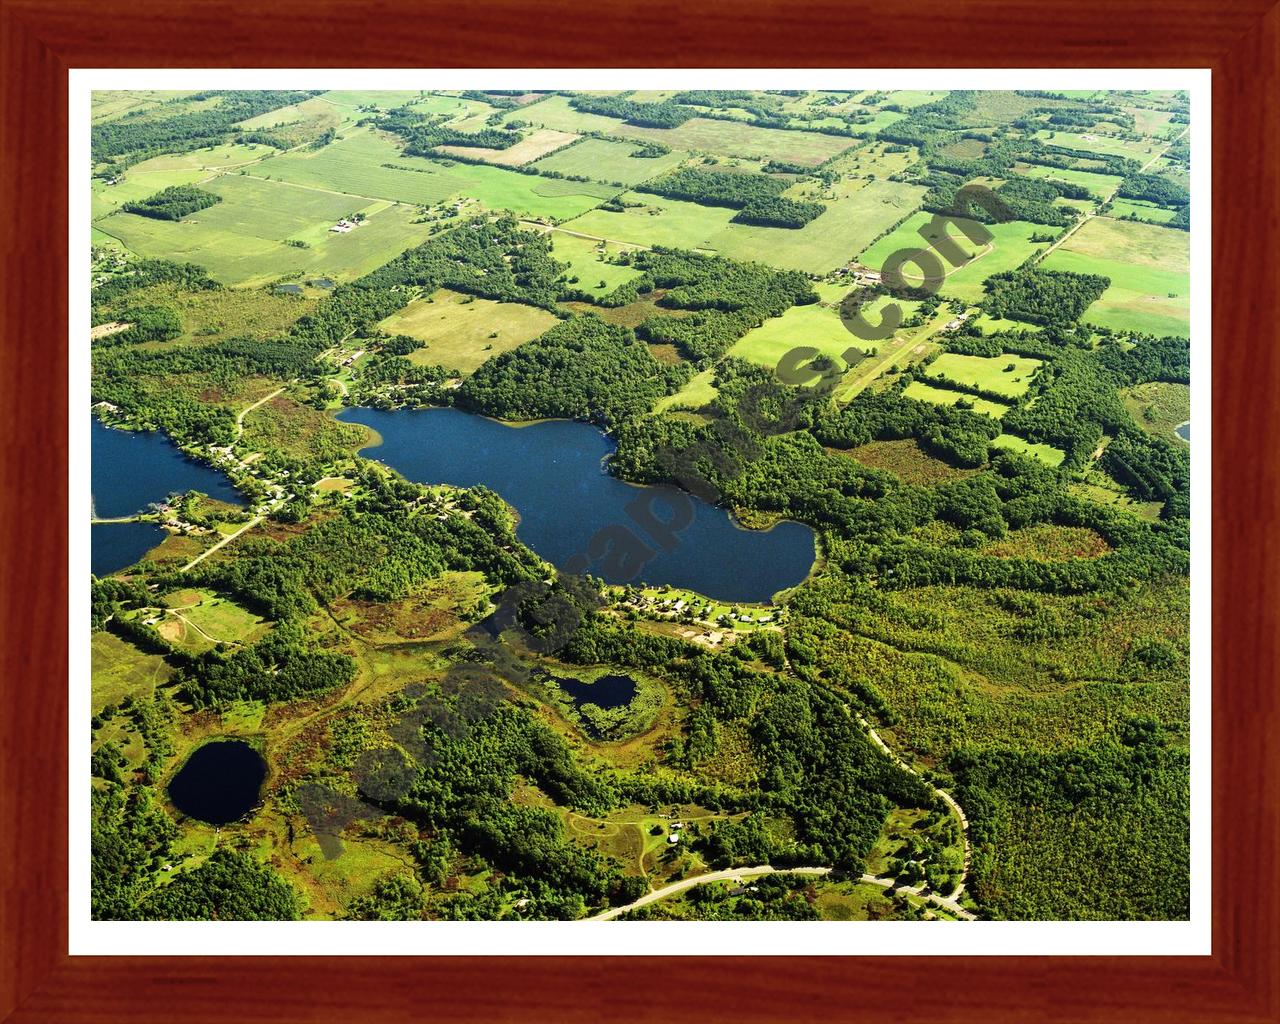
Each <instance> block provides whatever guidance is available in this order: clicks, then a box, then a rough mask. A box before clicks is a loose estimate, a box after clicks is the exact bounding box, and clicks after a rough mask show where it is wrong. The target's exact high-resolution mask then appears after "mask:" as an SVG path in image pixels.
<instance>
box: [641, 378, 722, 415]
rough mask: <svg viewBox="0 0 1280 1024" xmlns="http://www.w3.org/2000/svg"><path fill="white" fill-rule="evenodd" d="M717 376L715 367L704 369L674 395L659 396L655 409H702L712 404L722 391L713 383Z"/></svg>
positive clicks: (664, 410)
mask: <svg viewBox="0 0 1280 1024" xmlns="http://www.w3.org/2000/svg"><path fill="white" fill-rule="evenodd" d="M715 376H716V371H715V367H711V368H710V369H707V370H703V371H702V372H701V373H699V374H698V375H697V376H695V377H693V378H691V379H690V381H689V383H687V384H686V385H685V386H684V387H682V388H681V389H680V390H679V391H677V392H676V393H675V394H674V395H667V396H666V397H665V398H659V399H658V402H657V404H656V405H654V407H653V411H654V412H659V413H660V412H667V411H668V410H670V409H701V408H702V407H703V406H706V405H710V404H711V402H712V401H714V400H715V397H716V395H718V394H719V393H720V392H719V391H718V390H717V388H716V386H715V384H714V383H713V381H714V380H715Z"/></svg>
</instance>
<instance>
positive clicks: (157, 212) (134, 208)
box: [121, 185, 222, 220]
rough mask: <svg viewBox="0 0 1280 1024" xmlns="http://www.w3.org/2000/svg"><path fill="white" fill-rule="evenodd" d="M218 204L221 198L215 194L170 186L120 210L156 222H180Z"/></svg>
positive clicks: (202, 190) (189, 187)
mask: <svg viewBox="0 0 1280 1024" xmlns="http://www.w3.org/2000/svg"><path fill="white" fill-rule="evenodd" d="M220 202H222V196H220V195H218V194H217V193H215V192H209V191H206V190H205V189H202V188H196V187H195V186H194V185H170V186H169V187H168V188H166V189H161V190H160V191H159V192H157V193H156V194H155V195H152V196H147V198H146V199H140V200H138V201H137V202H133V203H125V204H124V205H123V206H122V207H121V209H122V210H124V211H125V212H126V213H136V214H138V215H139V216H141V217H153V218H154V219H156V220H182V218H183V217H186V216H187V215H188V214H192V213H195V212H196V211H198V210H207V209H208V208H209V207H210V206H213V205H214V204H215V203H220Z"/></svg>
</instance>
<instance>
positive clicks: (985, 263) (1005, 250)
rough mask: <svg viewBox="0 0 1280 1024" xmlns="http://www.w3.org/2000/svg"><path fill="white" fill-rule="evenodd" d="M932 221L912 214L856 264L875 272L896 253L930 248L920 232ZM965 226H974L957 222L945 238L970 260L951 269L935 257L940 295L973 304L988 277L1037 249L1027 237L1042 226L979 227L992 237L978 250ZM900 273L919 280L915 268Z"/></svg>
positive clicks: (927, 216)
mask: <svg viewBox="0 0 1280 1024" xmlns="http://www.w3.org/2000/svg"><path fill="white" fill-rule="evenodd" d="M932 219H933V214H930V213H925V212H924V211H923V210H922V211H920V212H918V213H914V214H912V215H911V216H910V217H908V218H907V219H906V221H904V222H903V223H902V224H900V225H899V226H898V227H897V228H895V229H894V230H893V231H892V232H890V233H889V234H888V235H886V236H885V237H884V238H882V239H880V240H879V241H878V242H876V243H875V244H874V245H872V246H871V248H869V249H867V250H866V251H865V252H863V253H862V255H861V256H859V257H858V261H859V262H860V263H862V264H863V265H864V266H867V267H871V268H873V269H876V270H878V269H880V268H881V267H883V266H884V262H885V260H886V259H888V258H889V256H891V255H892V254H893V253H895V252H897V251H898V250H899V249H920V248H924V247H926V246H929V245H931V244H932V242H926V240H925V238H924V237H923V236H922V235H921V234H920V228H922V227H925V226H926V225H928V224H929V223H930V221H931V220H932ZM965 223H967V224H969V225H973V224H974V222H973V221H967V222H965V221H957V222H956V223H953V224H949V225H948V231H947V234H948V236H949V237H951V238H953V239H955V240H956V241H957V242H958V243H959V245H960V248H961V250H962V251H963V252H966V253H970V254H973V256H974V258H973V259H971V260H970V261H969V262H968V263H966V264H964V265H963V266H960V267H952V266H951V265H950V264H948V263H947V261H946V260H945V259H943V258H942V257H941V256H940V255H939V256H938V259H939V260H940V261H941V262H942V265H943V269H944V270H946V271H947V277H946V280H945V281H944V282H943V284H942V288H941V289H940V293H941V294H942V295H944V296H947V297H955V298H958V299H961V300H963V301H965V302H970V303H973V302H977V301H978V300H980V299H981V298H982V297H983V294H984V293H983V290H982V282H983V281H985V280H986V279H987V278H988V277H990V276H991V275H992V274H998V273H1001V272H1002V271H1006V270H1013V269H1014V268H1016V267H1018V266H1020V265H1021V264H1022V263H1023V261H1024V260H1026V259H1027V257H1029V256H1030V255H1031V254H1032V253H1033V252H1035V251H1036V249H1038V248H1040V247H1041V243H1038V242H1032V241H1031V236H1032V235H1034V234H1036V233H1042V232H1044V231H1045V228H1044V227H1043V225H1039V224H1031V223H1028V222H1027V221H1021V220H1014V221H1009V222H1008V223H1007V224H984V225H980V227H983V228H985V229H986V230H987V231H988V232H990V234H991V235H992V236H993V237H992V240H991V242H990V243H989V246H987V247H980V246H976V245H974V244H973V243H972V242H970V241H969V239H968V237H967V236H966V234H965V232H964V231H963V229H962V226H963V224H965ZM975 230H976V229H975ZM935 255H936V254H935ZM904 270H905V275H904V276H905V277H906V280H907V281H913V280H915V281H918V280H920V277H919V268H917V267H916V266H915V264H912V263H908V264H906V265H905V267H904Z"/></svg>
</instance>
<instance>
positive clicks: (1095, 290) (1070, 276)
mask: <svg viewBox="0 0 1280 1024" xmlns="http://www.w3.org/2000/svg"><path fill="white" fill-rule="evenodd" d="M1110 285H1111V279H1110V278H1108V277H1103V276H1102V275H1101V274H1076V273H1072V272H1070V271H1061V270H1039V269H1036V268H1030V267H1028V268H1024V269H1021V270H1008V271H1005V272H1004V273H1001V274H993V275H991V277H989V278H987V280H986V281H985V282H984V283H983V288H984V289H985V290H986V293H987V295H986V298H985V299H984V300H983V308H984V309H985V310H986V311H987V313H988V314H989V315H990V316H993V317H1004V318H1006V319H1009V320H1025V321H1026V322H1027V323H1032V324H1054V323H1069V322H1071V321H1073V320H1079V319H1080V317H1082V316H1083V315H1084V311H1085V310H1086V309H1088V308H1089V306H1090V305H1091V304H1092V303H1094V302H1096V301H1097V300H1098V299H1100V298H1101V297H1102V293H1103V292H1104V291H1106V290H1107V288H1108V287H1109V286H1110Z"/></svg>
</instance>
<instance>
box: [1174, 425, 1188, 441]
mask: <svg viewBox="0 0 1280 1024" xmlns="http://www.w3.org/2000/svg"><path fill="white" fill-rule="evenodd" d="M1173 432H1174V433H1175V434H1177V435H1178V436H1179V437H1180V438H1182V440H1184V441H1186V442H1187V444H1190V443H1191V422H1190V420H1188V421H1187V422H1186V423H1179V424H1178V425H1177V426H1176V427H1174V428H1173Z"/></svg>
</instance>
